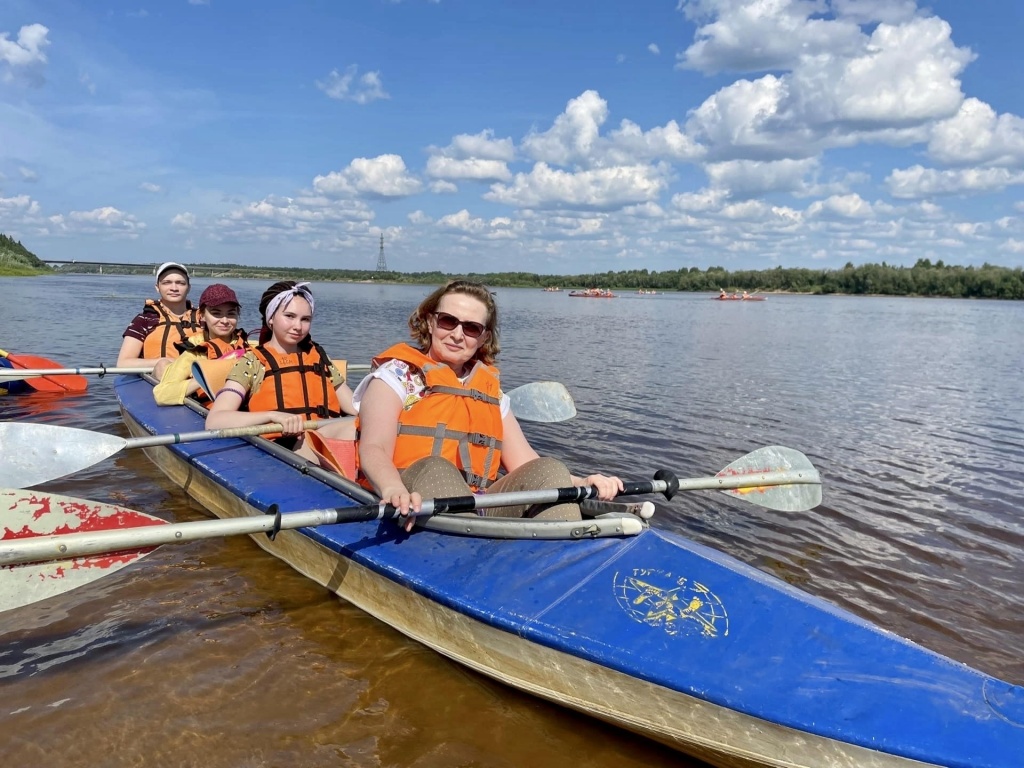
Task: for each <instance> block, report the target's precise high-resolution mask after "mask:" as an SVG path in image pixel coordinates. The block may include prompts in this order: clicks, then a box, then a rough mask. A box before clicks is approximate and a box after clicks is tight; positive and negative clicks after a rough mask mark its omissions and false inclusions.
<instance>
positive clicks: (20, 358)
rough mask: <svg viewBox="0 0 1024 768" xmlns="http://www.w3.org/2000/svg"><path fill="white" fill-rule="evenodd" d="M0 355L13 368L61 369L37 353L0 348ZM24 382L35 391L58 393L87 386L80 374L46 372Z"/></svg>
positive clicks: (9, 379)
mask: <svg viewBox="0 0 1024 768" xmlns="http://www.w3.org/2000/svg"><path fill="white" fill-rule="evenodd" d="M0 357H3V358H5V359H6V360H7V361H8V362H9V363H10V364H11V365H13V366H14V369H20V368H28V369H36V370H43V371H46V370H54V369H58V370H60V369H61V365H60V363H55V362H54V361H53V360H48V359H46V358H45V357H39V356H37V355H21V354H18V355H15V354H12V353H10V352H6V351H4V350H2V349H0ZM14 369H11V370H14ZM0 370H4V369H0ZM7 380H8V381H12V380H14V379H13V377H11V378H8V379H7ZM0 383H2V380H0ZM25 383H26V384H27V385H28V386H30V387H31V388H32V389H34V390H36V391H37V392H55V393H58V394H65V393H68V392H85V390H86V389H88V388H89V382H88V381H87V380H86V379H85V378H84V377H82V376H56V375H53V374H48V373H43V374H40V375H39V376H38V377H32V378H29V379H26V380H25Z"/></svg>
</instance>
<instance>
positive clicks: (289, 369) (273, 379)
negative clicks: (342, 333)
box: [245, 342, 341, 439]
mask: <svg viewBox="0 0 1024 768" xmlns="http://www.w3.org/2000/svg"><path fill="white" fill-rule="evenodd" d="M311 344H312V346H310V347H308V348H307V349H305V350H303V349H300V350H299V351H298V352H296V353H295V354H294V355H285V354H282V353H280V352H274V351H273V350H271V349H269V348H268V347H266V346H264V345H260V346H258V347H255V348H253V350H252V353H253V354H254V355H256V359H258V360H259V361H260V362H261V363H262V364H263V368H264V369H265V375H264V377H263V383H262V384H261V385H260V388H259V389H257V390H256V391H255V392H254V393H251V394H250V395H249V397H248V399H247V401H246V404H245V408H246V410H249V411H283V412H285V413H300V414H302V415H303V416H305V417H306V418H307V419H328V418H335V417H337V416H341V403H340V402H339V401H338V393H337V392H336V391H335V389H334V387H333V386H331V371H330V365H331V358H329V357H328V356H327V353H326V352H324V350H323V347H321V346H320V345H319V344H317V343H316V342H311ZM264 437H269V438H271V439H273V437H276V435H275V436H271V435H264Z"/></svg>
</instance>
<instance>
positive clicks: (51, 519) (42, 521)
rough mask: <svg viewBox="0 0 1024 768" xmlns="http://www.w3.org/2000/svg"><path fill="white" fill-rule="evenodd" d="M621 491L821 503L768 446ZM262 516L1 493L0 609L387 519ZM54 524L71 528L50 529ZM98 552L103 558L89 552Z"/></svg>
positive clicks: (477, 505)
mask: <svg viewBox="0 0 1024 768" xmlns="http://www.w3.org/2000/svg"><path fill="white" fill-rule="evenodd" d="M623 485H624V489H623V491H622V493H621V494H619V495H622V496H636V495H642V494H650V493H661V494H664V495H665V497H666V498H669V499H670V498H672V496H673V495H674V494H675V493H676V492H678V491H680V490H684V491H687V490H720V491H725V492H727V493H730V494H733V495H739V498H742V499H743V500H745V501H749V502H751V503H753V504H758V505H760V506H768V507H770V508H772V509H778V510H787V511H802V510H806V509H811V508H813V507H814V506H817V504H818V503H820V502H821V480H820V477H819V476H818V472H817V470H816V469H814V467H813V465H812V464H811V463H810V461H808V460H807V457H806V456H804V455H803V454H802V453H800V452H799V451H794V450H792V449H790V448H784V447H782V446H769V447H767V448H761V449H759V450H757V451H754V452H753V453H749V454H747V455H746V456H744V457H742V458H740V459H738V460H736V461H734V462H733V463H732V464H730V465H729V466H728V467H726V468H725V469H723V470H722V471H721V472H719V473H718V474H717V475H715V476H714V477H705V478H692V479H684V480H679V479H677V478H676V477H675V476H674V475H673V474H672V473H671V472H668V471H666V470H661V471H659V472H658V473H657V474H656V475H655V479H654V480H645V481H640V482H627V483H624V484H623ZM596 497H597V490H596V489H595V488H594V487H592V486H580V487H566V488H548V489H542V490H537V491H516V492H512V493H491V494H483V495H479V496H457V497H452V498H440V499H432V500H427V501H424V502H423V506H422V509H421V511H420V513H419V515H420V516H429V515H433V514H437V513H440V512H468V511H473V510H477V509H484V508H490V507H502V506H513V505H520V504H554V503H565V502H577V503H579V502H583V501H586V500H587V499H592V498H596ZM267 512H268V514H266V515H261V516H252V517H242V518H230V519H225V520H202V521H198V522H189V523H174V524H170V523H166V522H165V521H163V520H161V519H160V518H157V517H154V516H152V515H146V514H144V513H141V512H135V511H133V510H130V509H125V508H123V507H118V506H115V505H112V504H102V503H99V502H95V501H87V500H84V499H75V498H71V497H66V496H57V495H55V494H42V493H37V492H34V491H25V490H8V489H4V490H0V530H3V531H4V532H5V535H4V538H3V539H0V611H4V610H8V609H11V608H16V607H18V606H20V605H27V604H29V603H34V602H37V601H39V600H43V599H45V598H47V597H52V596H54V595H57V594H61V593H62V592H67V591H69V590H71V589H74V588H75V587H78V586H81V585H83V584H86V583H88V582H89V581H93V580H95V579H97V578H100V577H102V576H105V575H108V574H110V573H113V572H115V571H117V570H120V569H121V568H123V567H125V566H126V565H130V564H131V563H133V562H135V561H137V560H139V559H141V558H142V557H145V556H146V555H147V554H149V553H150V552H151V551H152V550H153V549H154V548H155V547H157V546H160V545H162V544H175V543H183V542H186V541H198V540H200V539H209V538H219V537H222V536H234V535H242V534H250V535H252V534H257V533H271V534H274V533H276V532H277V531H280V530H290V529H294V528H312V527H316V526H320V525H334V524H336V523H348V522H366V521H373V520H386V519H395V518H397V517H399V516H400V515H399V513H398V510H397V509H395V508H394V507H392V506H391V505H390V504H385V503H383V502H379V503H376V504H367V505H363V506H352V507H335V508H332V509H315V510H308V511H301V512H287V513H284V514H280V513H278V511H277V508H276V505H272V506H271V508H270V509H269V510H267ZM56 531H73V532H71V533H56ZM98 556H102V557H98Z"/></svg>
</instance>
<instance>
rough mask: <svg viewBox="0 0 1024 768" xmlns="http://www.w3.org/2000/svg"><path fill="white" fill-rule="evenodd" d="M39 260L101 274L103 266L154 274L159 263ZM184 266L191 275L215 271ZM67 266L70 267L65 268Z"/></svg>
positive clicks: (112, 271) (113, 270)
mask: <svg viewBox="0 0 1024 768" xmlns="http://www.w3.org/2000/svg"><path fill="white" fill-rule="evenodd" d="M40 261H41V262H43V263H44V264H52V265H54V266H58V265H59V266H62V267H65V269H63V270H61V271H63V272H87V273H95V272H97V271H98V272H99V274H101V275H102V274H103V269H104V267H106V268H107V270H108V272H109V274H117V275H123V274H125V273H128V274H133V275H144V274H146V273H149V274H151V275H155V274H156V268H157V267H158V266H160V265H159V264H139V263H137V262H136V263H133V264H129V263H127V262H117V261H85V260H82V259H40ZM185 266H186V267H188V271H189V274H190V275H192V276H193V277H200V276H202V275H203V273H206V275H207V276H213V275H214V273H215V271H216V270H215V269H213V268H211V267H208V266H204V265H202V264H197V265H195V266H193V265H191V264H185ZM67 267H71V268H70V269H67ZM75 267H87V269H81V270H79V269H75ZM93 267H99V269H98V270H96V269H93ZM222 271H223V270H222Z"/></svg>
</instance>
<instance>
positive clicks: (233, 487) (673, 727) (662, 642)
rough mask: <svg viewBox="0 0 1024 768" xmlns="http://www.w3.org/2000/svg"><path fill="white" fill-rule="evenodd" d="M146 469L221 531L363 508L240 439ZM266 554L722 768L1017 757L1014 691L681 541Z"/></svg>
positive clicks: (134, 400) (414, 633)
mask: <svg viewBox="0 0 1024 768" xmlns="http://www.w3.org/2000/svg"><path fill="white" fill-rule="evenodd" d="M116 388H117V392H118V397H119V399H120V401H121V405H122V409H123V411H124V414H125V420H126V423H127V424H128V425H129V428H130V429H131V431H132V432H133V433H135V434H149V433H161V434H163V433H168V432H182V431H189V430H195V429H197V428H198V427H199V425H200V424H201V417H200V416H198V415H197V414H195V413H192V412H191V411H190V410H188V409H187V408H159V407H157V406H156V405H155V404H154V403H153V400H152V394H151V387H150V385H149V384H148V383H147V382H145V381H143V380H141V379H135V378H127V377H125V378H121V379H119V380H118V382H117V384H116ZM147 453H148V454H149V455H150V456H151V457H152V458H153V459H154V461H156V463H157V464H158V466H160V467H161V469H163V470H164V471H165V472H166V473H167V474H168V475H169V476H170V477H171V478H172V479H174V480H175V481H176V482H178V483H179V484H180V485H182V486H183V487H185V488H186V489H187V490H188V492H189V494H190V495H192V496H193V497H195V498H196V499H197V500H198V501H199V502H200V503H202V504H203V505H204V506H206V507H207V508H208V509H210V510H211V511H212V512H214V513H215V514H217V515H218V516H242V515H251V514H261V513H263V512H265V511H266V509H267V508H268V507H269V506H270V505H271V504H274V503H277V504H278V505H280V508H281V510H282V512H284V513H288V512H291V511H297V510H303V509H311V508H319V507H335V506H353V505H355V504H358V503H363V502H365V500H366V499H365V498H358V497H356V496H350V495H346V494H344V493H342V492H340V491H338V490H336V489H334V488H331V487H329V486H328V485H326V484H324V483H322V482H320V481H319V480H316V479H314V478H313V477H310V476H308V475H306V474H303V473H302V472H301V471H299V470H298V469H295V468H293V467H290V466H287V465H285V464H284V463H283V462H281V461H279V460H278V459H276V458H274V457H273V456H270V455H269V454H267V453H264V452H263V451H261V450H260V449H259V448H257V447H255V446H254V445H252V444H250V442H248V441H246V440H241V439H229V440H217V441H208V442H200V443H192V444H181V445H176V446H168V447H164V448H157V449H147ZM364 493H365V492H364ZM255 538H256V540H257V541H258V543H259V544H260V546H262V547H264V548H265V549H267V550H268V551H271V552H272V553H273V554H275V555H276V556H278V557H281V558H282V559H284V560H285V561H286V562H288V563H290V564H291V565H292V566H293V567H295V568H296V569H297V570H299V571H300V572H301V573H304V574H305V575H307V576H309V577H310V578H312V579H314V580H316V581H317V582H319V583H320V584H323V585H325V586H327V587H328V588H329V589H331V590H332V591H334V592H336V593H337V594H339V595H341V596H342V597H344V598H346V599H348V600H350V601H351V602H353V603H354V604H356V605H358V606H359V607H360V608H363V609H364V610H366V611H367V612H368V613H370V614H371V615H374V616H376V617H377V618H379V619H381V620H382V621H385V622H386V623H388V624H389V625H391V626H392V627H394V628H396V629H398V630H399V631H401V632H403V633H405V634H406V635H408V636H410V637H412V638H414V639H416V640H418V641H420V642H422V643H424V644H426V645H428V646H430V647H432V648H435V649H436V650H438V651H440V652H441V653H443V654H445V655H447V656H449V657H451V658H453V659H456V660H458V661H459V662H460V663H463V664H466V665H467V666H469V667H471V668H473V669H476V670H478V671H480V672H482V673H483V674H486V675H488V676H491V677H493V678H496V679H498V680H501V681H503V682H506V683H508V684H510V685H513V686H515V687H517V688H520V689H522V690H526V691H529V692H531V693H534V694H536V695H539V696H542V697H544V698H547V699H550V700H552V701H556V702H559V703H562V704H565V705H567V706H571V707H573V708H575V709H578V710H581V711H583V712H587V713H589V714H592V715H595V716H597V717H600V718H602V719H605V720H608V721H610V722H613V723H616V724H618V725H621V726H623V727H626V728H629V729H631V730H634V731H637V732H640V733H643V734H645V735H648V736H651V737H653V738H655V739H657V740H659V741H662V742H664V743H666V744H669V745H670V746H673V747H675V748H677V749H680V750H681V751H684V752H687V753H688V754H692V755H694V756H697V757H699V758H701V759H704V760H707V761H708V762H711V763H712V764H715V765H719V766H741V765H742V766H748V765H749V766H765V765H768V766H806V767H807V768H812V767H813V768H822V767H823V766H836V767H838V766H850V768H853V767H854V766H856V767H857V768H864V767H865V766H911V765H920V764H924V765H944V766H964V767H965V768H968V767H969V768H1009V766H1015V765H1019V764H1020V760H1019V757H1020V755H1022V754H1024V691H1022V689H1021V688H1020V687H1019V686H1013V685H1010V684H1008V683H1005V682H1002V681H999V680H997V679H995V678H992V677H989V676H987V675H984V674H983V673H981V672H979V671H977V670H974V669H971V668H969V667H967V666H965V665H963V664H959V663H957V662H954V661H952V660H950V659H948V658H945V657H943V656H940V655H938V654H935V653H932V652H930V651H928V650H926V649H924V648H921V647H920V646H917V645H914V644H913V643H910V642H908V641H906V640H903V639H902V638H899V637H897V636H895V635H893V634H892V633H889V632H886V631H884V630H882V629H880V628H878V627H876V626H874V625H872V624H870V623H868V622H866V621H864V620H862V619H860V618H858V617H856V616H854V615H853V614H850V613H848V612H846V611H843V610H841V609H839V608H838V607H836V606H834V605H832V604H830V603H828V602H826V601H824V600H821V599H819V598H816V597H813V596H811V595H808V594H806V593H804V592H801V591H799V590H797V589H795V588H793V587H791V586H789V585H787V584H785V583H784V582H782V581H779V580H778V579H775V578H773V577H771V576H769V575H767V574H765V573H762V572H761V571H758V570H756V569H754V568H751V567H749V566H747V565H745V564H743V563H741V562H739V561H737V560H735V559H734V558H731V557H729V556H727V555H724V554H722V553H720V552H717V551H715V550H713V549H710V548H708V547H704V546H701V545H699V544H696V543H695V542H692V541H689V540H687V539H684V538H682V537H679V536H676V535H673V534H670V533H665V532H661V531H657V530H653V529H651V530H645V531H643V532H642V533H641V534H640V535H638V536H635V537H631V538H625V539H593V540H590V539H587V540H580V541H531V540H495V539H484V538H471V537H465V536H456V535H450V534H444V533H435V532H431V531H424V530H419V531H415V532H413V533H412V534H407V533H405V532H404V531H402V530H401V529H399V528H398V527H397V526H395V525H394V524H393V523H386V522H385V523H351V524H344V525H333V526H323V527H318V528H312V529H302V530H300V531H282V532H281V534H280V535H279V536H278V537H277V538H276V539H275V540H274V541H270V540H269V539H267V538H266V537H263V536H260V537H255Z"/></svg>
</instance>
